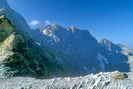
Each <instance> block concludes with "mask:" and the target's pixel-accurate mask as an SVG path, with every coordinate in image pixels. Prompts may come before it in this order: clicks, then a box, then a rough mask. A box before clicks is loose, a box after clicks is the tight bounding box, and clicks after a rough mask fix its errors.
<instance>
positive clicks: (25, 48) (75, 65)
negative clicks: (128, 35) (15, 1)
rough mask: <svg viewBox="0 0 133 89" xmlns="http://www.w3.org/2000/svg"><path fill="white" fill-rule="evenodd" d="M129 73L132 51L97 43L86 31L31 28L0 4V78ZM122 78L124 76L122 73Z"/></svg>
mask: <svg viewBox="0 0 133 89" xmlns="http://www.w3.org/2000/svg"><path fill="white" fill-rule="evenodd" d="M116 70H117V71H120V72H132V71H133V51H132V50H130V49H128V47H126V46H125V45H122V44H114V43H113V42H111V41H109V40H107V39H103V40H100V41H98V40H97V39H96V38H95V37H93V36H92V35H91V34H90V32H89V31H88V30H83V29H79V28H77V27H74V26H70V27H66V28H65V27H62V26H60V25H58V24H50V25H47V26H44V27H42V28H38V29H31V28H30V27H29V26H28V24H27V23H26V21H25V19H24V18H23V17H22V16H21V15H20V14H18V13H17V12H15V11H14V10H12V9H11V8H10V7H9V5H8V4H7V1H6V0H1V1H0V77H1V78H3V77H4V78H5V77H6V78H9V77H20V76H21V77H22V76H28V77H35V78H38V77H45V78H47V77H51V76H79V75H80V76H81V75H86V74H90V73H99V72H113V71H116ZM123 75H124V74H123Z"/></svg>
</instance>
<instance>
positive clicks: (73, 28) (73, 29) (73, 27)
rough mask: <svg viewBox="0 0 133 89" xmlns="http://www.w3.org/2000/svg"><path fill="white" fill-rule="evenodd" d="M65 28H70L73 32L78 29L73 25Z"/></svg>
mask: <svg viewBox="0 0 133 89" xmlns="http://www.w3.org/2000/svg"><path fill="white" fill-rule="evenodd" d="M67 29H68V30H71V31H72V32H75V31H76V30H78V28H77V27H75V26H69V27H67Z"/></svg>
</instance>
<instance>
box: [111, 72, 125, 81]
mask: <svg viewBox="0 0 133 89" xmlns="http://www.w3.org/2000/svg"><path fill="white" fill-rule="evenodd" d="M112 78H113V79H116V80H119V79H121V80H123V79H125V78H128V75H127V74H125V73H120V72H118V73H115V74H114V75H113V76H112Z"/></svg>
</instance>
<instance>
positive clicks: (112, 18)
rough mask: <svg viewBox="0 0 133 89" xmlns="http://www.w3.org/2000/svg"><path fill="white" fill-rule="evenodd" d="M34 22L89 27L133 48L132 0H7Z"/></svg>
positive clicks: (32, 24)
mask: <svg viewBox="0 0 133 89" xmlns="http://www.w3.org/2000/svg"><path fill="white" fill-rule="evenodd" d="M8 2H9V5H10V6H11V7H12V8H13V9H15V10H16V11H17V12H19V13H20V14H22V15H23V16H24V18H25V19H26V20H27V22H28V23H29V24H30V25H31V26H35V25H36V26H39V25H37V24H50V23H57V24H61V25H62V26H69V25H74V26H77V27H79V28H82V29H88V30H89V31H90V32H91V33H92V34H93V35H94V36H95V37H96V38H97V39H102V38H107V39H109V40H111V41H113V42H115V43H124V44H127V45H129V47H132V48H133V39H132V38H133V5H132V3H133V0H8Z"/></svg>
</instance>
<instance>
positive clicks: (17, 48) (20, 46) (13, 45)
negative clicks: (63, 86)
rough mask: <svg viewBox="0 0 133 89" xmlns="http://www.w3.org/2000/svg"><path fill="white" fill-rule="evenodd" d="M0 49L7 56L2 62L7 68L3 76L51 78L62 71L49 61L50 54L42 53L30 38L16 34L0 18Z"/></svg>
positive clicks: (51, 57)
mask: <svg viewBox="0 0 133 89" xmlns="http://www.w3.org/2000/svg"><path fill="white" fill-rule="evenodd" d="M0 48H1V49H0V50H1V51H4V52H5V54H6V55H7V56H6V57H5V59H4V60H3V64H4V66H5V67H6V68H7V67H8V70H7V72H6V73H5V76H7V75H8V74H9V73H13V74H12V75H13V76H33V77H34V76H35V77H38V76H51V75H52V74H53V73H62V71H63V67H62V66H61V65H59V64H58V63H57V62H56V61H51V60H52V59H54V57H55V56H54V55H53V54H52V53H49V52H47V51H46V52H43V51H42V50H41V48H40V47H39V46H38V45H36V44H35V43H34V42H33V41H32V40H31V39H30V38H27V37H25V36H23V35H21V34H18V33H17V32H16V31H15V28H14V27H13V26H12V24H11V23H10V22H9V21H8V20H7V19H5V18H4V17H0ZM8 53H11V54H10V55H9V54H8ZM42 53H43V54H42ZM5 54H4V55H5ZM46 54H49V55H46ZM9 75H10V74H9Z"/></svg>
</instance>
